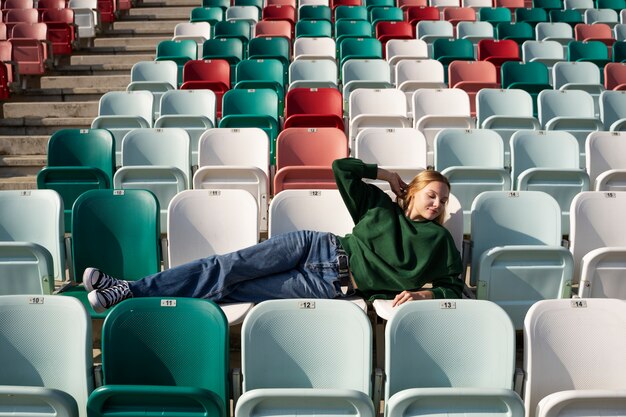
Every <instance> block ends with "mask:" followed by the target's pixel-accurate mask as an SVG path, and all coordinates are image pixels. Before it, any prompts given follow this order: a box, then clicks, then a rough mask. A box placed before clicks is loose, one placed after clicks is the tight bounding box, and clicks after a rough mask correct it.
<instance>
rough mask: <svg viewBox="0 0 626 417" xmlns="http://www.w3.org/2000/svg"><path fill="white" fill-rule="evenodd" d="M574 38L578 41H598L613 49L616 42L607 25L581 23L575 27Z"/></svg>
mask: <svg viewBox="0 0 626 417" xmlns="http://www.w3.org/2000/svg"><path fill="white" fill-rule="evenodd" d="M616 17H617V16H616ZM574 38H576V40H577V41H588V42H589V41H596V42H601V43H603V44H605V45H606V46H607V47H611V46H612V45H613V43H614V42H615V37H614V36H613V31H612V30H611V27H610V26H609V25H608V24H606V23H601V22H596V23H593V24H592V23H579V24H577V25H576V26H575V27H574Z"/></svg>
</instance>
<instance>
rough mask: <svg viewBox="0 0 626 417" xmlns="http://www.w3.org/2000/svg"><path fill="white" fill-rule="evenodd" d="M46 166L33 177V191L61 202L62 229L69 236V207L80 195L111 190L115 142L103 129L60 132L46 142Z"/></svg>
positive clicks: (70, 219)
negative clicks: (54, 194) (51, 193)
mask: <svg viewBox="0 0 626 417" xmlns="http://www.w3.org/2000/svg"><path fill="white" fill-rule="evenodd" d="M47 155H48V161H47V165H46V166H45V167H44V168H43V169H42V170H41V171H39V172H38V173H37V188H39V189H49V190H54V191H56V192H57V193H59V195H60V196H61V198H62V199H63V211H64V224H65V226H64V229H65V232H66V233H71V231H72V229H71V226H72V205H73V204H74V201H76V198H78V196H79V195H80V194H82V193H83V192H85V191H87V190H91V189H98V188H111V186H112V184H113V171H114V169H115V142H114V138H113V135H112V134H111V132H109V131H108V130H106V129H60V130H57V131H56V132H54V133H53V134H52V136H50V139H49V140H48V151H47Z"/></svg>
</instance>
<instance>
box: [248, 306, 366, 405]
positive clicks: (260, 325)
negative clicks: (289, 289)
mask: <svg viewBox="0 0 626 417" xmlns="http://www.w3.org/2000/svg"><path fill="white" fill-rule="evenodd" d="M345 352H350V354H349V355H345ZM371 355H372V331H371V326H370V322H369V319H368V318H367V315H366V314H365V313H364V312H363V310H362V309H361V308H360V307H358V306H357V305H356V304H354V303H352V302H350V301H345V300H319V299H318V300H270V301H265V302H263V303H260V304H257V305H256V306H255V307H254V308H253V309H252V310H251V311H250V312H249V313H248V315H247V316H246V318H245V319H244V323H243V327H242V330H241V356H242V360H241V365H242V372H243V390H244V392H247V391H250V390H254V389H261V388H290V389H293V388H324V389H350V390H356V391H360V392H363V393H365V394H366V395H369V394H370V392H371V385H370V378H371V361H372V357H371ZM277 369H280V370H281V371H280V372H276V370H277Z"/></svg>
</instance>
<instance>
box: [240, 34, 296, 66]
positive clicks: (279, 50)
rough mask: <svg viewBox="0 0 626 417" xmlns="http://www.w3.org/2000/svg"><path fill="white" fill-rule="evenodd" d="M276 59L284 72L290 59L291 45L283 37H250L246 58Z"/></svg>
mask: <svg viewBox="0 0 626 417" xmlns="http://www.w3.org/2000/svg"><path fill="white" fill-rule="evenodd" d="M267 58H272V59H277V60H279V61H280V63H281V64H282V65H283V67H284V71H285V74H286V73H287V67H288V66H289V62H290V60H291V45H290V44H289V40H288V39H287V38H283V37H265V36H263V37H259V38H252V39H250V42H248V59H267Z"/></svg>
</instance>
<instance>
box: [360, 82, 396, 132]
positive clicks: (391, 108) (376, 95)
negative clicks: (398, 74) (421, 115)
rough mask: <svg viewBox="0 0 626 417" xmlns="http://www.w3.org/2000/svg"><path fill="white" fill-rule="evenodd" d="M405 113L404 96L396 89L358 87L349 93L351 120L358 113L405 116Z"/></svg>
mask: <svg viewBox="0 0 626 417" xmlns="http://www.w3.org/2000/svg"><path fill="white" fill-rule="evenodd" d="M406 114H407V105H406V98H405V96H404V93H403V92H402V91H400V90H398V89H395V88H382V89H378V88H376V89H374V88H358V89H356V90H354V91H352V94H350V111H349V115H348V117H349V119H350V121H351V122H352V121H354V119H355V118H356V117H357V116H359V115H363V116H365V115H370V116H400V117H406ZM353 133H356V132H353Z"/></svg>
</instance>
